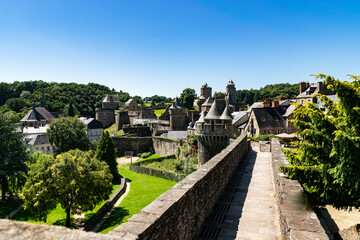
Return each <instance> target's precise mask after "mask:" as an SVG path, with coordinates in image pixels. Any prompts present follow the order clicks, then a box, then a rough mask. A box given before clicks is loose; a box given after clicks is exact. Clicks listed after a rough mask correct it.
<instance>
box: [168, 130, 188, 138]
mask: <svg viewBox="0 0 360 240" xmlns="http://www.w3.org/2000/svg"><path fill="white" fill-rule="evenodd" d="M166 137H168V138H171V139H186V138H187V131H169V132H168V133H167V136H166Z"/></svg>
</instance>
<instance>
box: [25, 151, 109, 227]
mask: <svg viewBox="0 0 360 240" xmlns="http://www.w3.org/2000/svg"><path fill="white" fill-rule="evenodd" d="M30 168H31V170H30V174H29V180H28V182H27V183H26V186H28V187H29V189H27V188H26V189H25V188H24V191H23V195H22V196H23V199H24V202H25V208H26V209H29V210H30V211H32V212H33V213H35V214H36V215H35V216H36V217H37V219H38V220H40V219H42V220H46V214H47V213H48V212H49V211H50V210H51V209H54V208H55V207H56V205H57V204H58V203H60V204H61V207H62V208H63V209H64V210H65V212H66V220H65V226H66V227H70V216H71V214H80V213H83V212H86V211H90V210H92V209H94V207H95V206H96V204H98V203H99V202H101V201H102V200H105V199H107V198H108V196H109V194H110V193H111V190H112V184H111V179H112V176H111V173H110V170H109V167H108V166H107V164H106V163H105V162H100V161H98V160H97V159H95V158H93V156H92V154H91V153H90V152H83V151H80V150H71V151H69V152H66V153H62V154H60V155H58V156H57V157H56V160H55V161H54V160H53V159H51V157H46V158H45V157H43V158H41V159H39V161H38V162H36V163H35V164H32V165H31V167H30ZM49 198H51V199H49Z"/></svg>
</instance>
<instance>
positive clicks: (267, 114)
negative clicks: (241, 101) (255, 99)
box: [252, 107, 286, 130]
mask: <svg viewBox="0 0 360 240" xmlns="http://www.w3.org/2000/svg"><path fill="white" fill-rule="evenodd" d="M252 111H253V113H254V116H255V118H256V121H257V123H258V125H259V128H260V129H261V130H271V129H286V122H285V120H284V118H283V117H282V116H281V114H280V113H279V112H278V111H277V110H276V109H275V108H269V107H266V108H254V109H252Z"/></svg>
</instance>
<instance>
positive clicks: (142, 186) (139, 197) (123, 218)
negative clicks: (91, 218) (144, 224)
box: [99, 165, 177, 234]
mask: <svg viewBox="0 0 360 240" xmlns="http://www.w3.org/2000/svg"><path fill="white" fill-rule="evenodd" d="M119 173H120V174H121V175H122V176H124V177H125V178H127V179H129V180H130V181H131V182H130V192H129V194H128V195H127V196H126V197H125V199H124V200H123V201H122V202H121V204H120V205H119V207H117V208H116V209H115V210H114V211H113V212H112V214H111V215H110V216H109V218H108V219H107V220H106V221H105V222H104V224H103V225H102V227H101V228H100V229H99V232H100V233H104V234H105V233H108V232H109V231H111V230H113V229H115V228H116V227H117V226H119V225H120V224H121V223H124V222H127V219H129V218H130V217H131V216H133V215H134V214H137V213H139V212H140V211H141V209H143V208H144V207H146V206H147V205H149V204H150V203H151V202H152V201H154V200H155V199H156V198H157V197H158V196H160V195H161V194H162V193H164V192H166V191H167V190H168V189H169V188H171V187H172V186H174V185H175V184H176V183H177V182H174V181H169V180H166V179H162V178H157V177H152V176H148V175H143V174H139V173H135V172H131V171H130V170H129V165H124V166H121V167H119Z"/></svg>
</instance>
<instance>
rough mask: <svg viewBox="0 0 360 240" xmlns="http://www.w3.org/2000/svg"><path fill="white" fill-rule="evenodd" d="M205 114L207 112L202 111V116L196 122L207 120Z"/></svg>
mask: <svg viewBox="0 0 360 240" xmlns="http://www.w3.org/2000/svg"><path fill="white" fill-rule="evenodd" d="M204 116H205V112H201V113H200V117H199V119H198V120H197V121H196V123H204V122H205V120H204Z"/></svg>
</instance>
